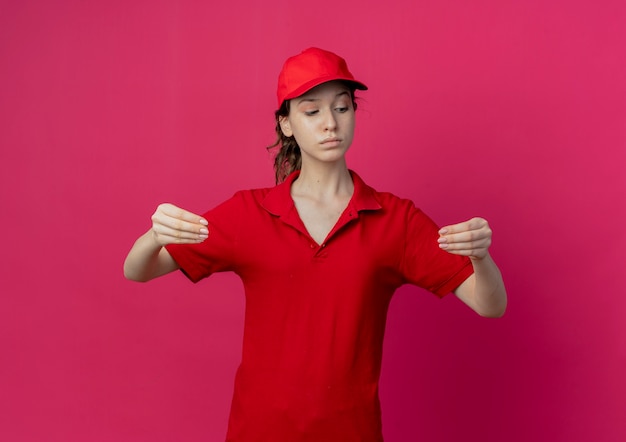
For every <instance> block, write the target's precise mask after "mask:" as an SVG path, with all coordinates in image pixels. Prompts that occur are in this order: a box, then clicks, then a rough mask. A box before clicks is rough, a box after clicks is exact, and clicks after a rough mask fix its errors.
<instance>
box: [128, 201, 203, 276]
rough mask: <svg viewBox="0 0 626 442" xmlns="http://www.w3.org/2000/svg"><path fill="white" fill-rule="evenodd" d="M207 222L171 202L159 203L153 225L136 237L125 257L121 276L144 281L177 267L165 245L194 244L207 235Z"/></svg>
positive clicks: (153, 216) (153, 217)
mask: <svg viewBox="0 0 626 442" xmlns="http://www.w3.org/2000/svg"><path fill="white" fill-rule="evenodd" d="M207 225H208V222H207V221H206V220H205V219H204V218H202V217H201V216H198V215H195V214H193V213H191V212H188V211H186V210H183V209H181V208H179V207H176V206H174V205H172V204H161V205H160V206H159V207H158V208H157V210H156V212H154V214H153V215H152V227H151V228H150V230H148V231H147V232H146V233H144V234H143V235H142V236H140V237H139V239H137V241H136V242H135V244H134V245H133V247H132V248H131V250H130V252H128V256H127V257H126V260H125V261H124V276H125V277H126V278H128V279H130V280H133V281H139V282H146V281H149V280H151V279H154V278H158V277H159V276H163V275H165V274H167V273H170V272H173V271H174V270H177V269H178V268H179V267H178V264H176V261H174V259H173V258H172V257H171V256H170V254H169V253H168V251H167V250H166V249H165V246H166V245H168V244H197V243H200V242H202V241H204V240H205V239H207V238H208V235H209V231H208V229H207Z"/></svg>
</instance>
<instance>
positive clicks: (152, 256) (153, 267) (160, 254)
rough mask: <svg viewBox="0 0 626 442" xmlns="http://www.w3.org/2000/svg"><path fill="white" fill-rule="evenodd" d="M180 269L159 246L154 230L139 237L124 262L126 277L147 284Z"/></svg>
mask: <svg viewBox="0 0 626 442" xmlns="http://www.w3.org/2000/svg"><path fill="white" fill-rule="evenodd" d="M176 269H178V265H177V264H176V262H175V261H174V260H173V259H172V257H171V256H170V255H169V253H168V252H167V250H165V248H164V247H162V246H161V245H160V244H158V243H157V242H156V240H155V238H154V234H153V232H152V230H149V231H148V232H146V233H145V234H143V235H142V236H140V237H139V239H137V241H136V242H135V244H134V245H133V247H132V249H131V250H130V252H129V253H128V256H127V257H126V260H125V261H124V276H125V277H126V278H128V279H130V280H132V281H139V282H146V281H149V280H151V279H154V278H157V277H159V276H162V275H165V274H166V273H170V272H172V271H174V270H176Z"/></svg>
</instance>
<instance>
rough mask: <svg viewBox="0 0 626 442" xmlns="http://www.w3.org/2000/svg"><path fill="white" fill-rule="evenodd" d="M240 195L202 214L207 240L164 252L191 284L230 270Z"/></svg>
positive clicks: (239, 218)
mask: <svg viewBox="0 0 626 442" xmlns="http://www.w3.org/2000/svg"><path fill="white" fill-rule="evenodd" d="M242 201H243V198H242V195H241V192H238V193H236V194H235V195H234V196H233V197H232V198H230V199H229V200H226V201H225V202H223V203H221V204H220V205H218V206H216V207H215V208H213V209H211V210H209V211H208V212H206V213H204V214H203V217H204V218H205V219H206V220H207V221H208V223H209V225H208V229H209V237H208V238H207V239H206V240H205V241H203V242H201V243H199V244H169V245H167V246H166V249H167V251H168V252H169V254H170V255H171V256H172V258H173V259H174V261H176V263H177V264H178V265H179V267H180V269H181V270H182V271H183V273H184V274H185V275H186V276H187V277H188V278H189V279H190V280H191V281H193V282H198V281H200V280H201V279H203V278H206V277H208V276H210V275H211V274H213V273H216V272H223V271H230V270H234V266H235V261H236V260H235V257H236V251H237V247H238V245H239V242H240V241H239V236H240V235H239V229H240V225H241V219H242Z"/></svg>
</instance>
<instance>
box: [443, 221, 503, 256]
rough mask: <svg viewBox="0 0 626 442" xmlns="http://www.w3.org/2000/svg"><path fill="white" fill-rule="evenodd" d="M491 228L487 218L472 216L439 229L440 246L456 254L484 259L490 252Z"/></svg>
mask: <svg viewBox="0 0 626 442" xmlns="http://www.w3.org/2000/svg"><path fill="white" fill-rule="evenodd" d="M491 234H492V232H491V228H490V227H489V223H488V222H487V220H486V219H483V218H472V219H470V220H469V221H465V222H463V223H459V224H453V225H450V226H445V227H442V228H441V229H440V230H439V235H440V236H439V239H438V242H439V247H440V248H441V249H443V250H445V251H446V252H449V253H452V254H454V255H462V256H469V257H470V258H473V259H483V258H484V257H486V256H487V255H488V254H489V246H491Z"/></svg>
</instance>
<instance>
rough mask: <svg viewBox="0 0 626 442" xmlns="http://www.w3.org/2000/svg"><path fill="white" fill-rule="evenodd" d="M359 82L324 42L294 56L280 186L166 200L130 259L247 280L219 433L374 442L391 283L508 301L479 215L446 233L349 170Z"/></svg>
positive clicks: (133, 263)
mask: <svg viewBox="0 0 626 442" xmlns="http://www.w3.org/2000/svg"><path fill="white" fill-rule="evenodd" d="M357 89H360V90H365V89H367V87H366V86H365V85H364V84H363V83H361V82H358V81H356V80H355V79H354V77H353V76H352V74H351V73H350V71H349V70H348V67H347V65H346V63H345V61H344V60H343V59H342V58H341V57H339V56H337V55H335V54H333V53H331V52H328V51H324V50H321V49H317V48H310V49H307V50H305V51H303V52H302V53H301V54H298V55H296V56H294V57H291V58H289V59H288V60H287V61H286V62H285V64H284V66H283V69H282V71H281V73H280V76H279V82H278V106H279V109H278V111H277V112H276V125H277V126H276V130H277V135H278V140H277V142H276V145H275V146H278V147H279V152H278V154H277V156H276V161H275V172H276V178H277V183H278V184H277V185H276V186H275V187H273V188H266V189H253V190H246V191H240V192H238V193H236V194H235V195H234V196H233V197H232V198H231V199H229V200H228V201H225V202H224V203H222V204H220V205H219V206H217V207H215V208H214V209H212V210H209V211H208V212H206V213H205V214H204V215H202V216H200V215H196V214H194V213H191V212H188V211H186V210H184V209H181V208H179V207H176V206H173V205H171V204H162V205H161V206H159V207H158V208H157V210H156V212H155V213H154V215H153V216H152V228H151V229H150V230H149V231H148V232H146V233H145V234H144V235H143V236H141V237H140V238H139V239H138V240H137V242H136V243H135V245H134V246H133V248H132V249H131V251H130V253H129V254H128V257H127V259H126V262H125V263H124V273H125V275H126V277H127V278H129V279H132V280H136V281H148V280H150V279H153V278H156V277H159V276H161V275H164V274H166V273H169V272H172V271H174V270H177V269H181V270H182V271H183V272H184V273H185V274H186V275H187V276H188V277H189V278H190V279H191V280H192V281H194V282H196V281H199V280H200V279H202V278H205V277H207V276H209V275H211V274H212V273H215V272H220V271H233V272H235V273H237V274H238V275H239V276H240V277H241V279H242V281H243V284H244V289H245V294H246V313H245V324H244V327H245V328H244V340H243V341H244V342H243V354H242V362H241V365H240V367H239V369H238V371H237V375H236V379H235V391H234V396H233V402H232V408H231V415H230V420H229V426H228V434H227V441H243V442H250V441H259V442H261V441H262V442H267V441H272V442H281V441H285V442H287V441H288V442H297V441H324V442H332V441H341V442H349V441H366V442H379V441H382V429H381V416H380V405H379V400H378V380H379V375H380V366H381V358H382V345H383V335H384V330H385V321H386V315H387V309H388V306H389V302H390V300H391V297H392V295H393V293H394V291H395V290H396V289H397V288H398V287H399V286H401V285H403V284H406V283H410V284H415V285H418V286H420V287H424V288H426V289H428V290H430V291H431V292H433V293H435V294H436V295H438V296H443V295H445V294H447V293H450V292H453V293H454V294H455V295H456V296H457V297H458V298H460V299H461V300H462V301H463V302H465V303H466V304H467V305H468V306H469V307H471V308H472V309H473V310H475V311H476V312H477V313H478V314H480V315H483V316H491V317H498V316H501V315H502V314H503V313H504V310H505V308H506V292H505V288H504V284H503V282H502V278H501V275H500V272H499V270H498V268H497V266H496V264H495V263H494V262H493V260H492V259H491V257H490V256H489V251H488V250H489V246H490V243H491V230H490V228H489V225H488V223H487V221H485V220H484V219H481V218H473V219H471V220H469V221H465V222H462V223H459V224H455V225H450V226H447V227H444V228H442V229H439V228H438V227H437V226H436V225H435V224H434V223H433V222H432V221H431V220H430V219H429V218H428V217H427V216H426V215H424V213H423V212H421V211H420V210H419V209H417V208H416V207H415V206H414V205H413V203H412V202H411V201H408V200H405V199H401V198H398V197H396V196H394V195H392V194H389V193H383V192H377V191H376V190H374V189H372V188H371V187H369V186H367V185H366V184H365V183H364V182H363V180H362V179H361V178H360V177H359V176H358V175H357V174H356V173H355V172H353V171H351V170H349V169H348V167H347V165H346V157H345V154H346V152H347V150H348V148H349V147H350V145H351V143H352V139H353V136H354V128H355V109H356V104H355V100H354V93H355V90H357Z"/></svg>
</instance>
